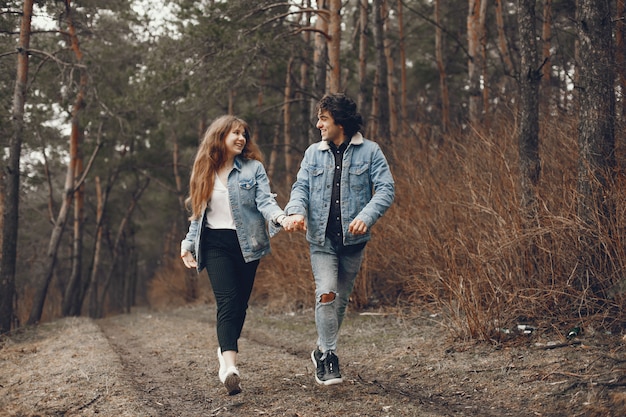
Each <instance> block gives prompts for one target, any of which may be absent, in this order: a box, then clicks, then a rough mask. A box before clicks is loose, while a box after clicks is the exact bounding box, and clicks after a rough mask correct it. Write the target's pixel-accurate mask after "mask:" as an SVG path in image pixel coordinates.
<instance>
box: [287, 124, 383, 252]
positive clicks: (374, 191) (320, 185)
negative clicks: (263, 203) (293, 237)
mask: <svg viewBox="0 0 626 417" xmlns="http://www.w3.org/2000/svg"><path fill="white" fill-rule="evenodd" d="M334 170H335V157H334V155H333V154H332V151H331V150H330V147H329V146H328V142H326V141H322V142H318V143H315V144H313V145H311V146H309V148H308V149H307V150H306V152H305V153H304V159H303V160H302V163H301V165H300V170H299V171H298V176H297V178H296V182H295V183H294V184H293V186H292V188H291V195H290V197H289V203H288V204H287V205H286V206H285V212H286V213H287V214H288V215H290V214H301V215H303V216H304V217H305V218H306V219H307V232H306V238H307V241H309V242H310V243H314V244H317V245H323V244H324V240H325V235H326V226H327V225H328V215H329V213H330V203H331V202H330V198H331V193H332V188H333V184H332V182H333V172H334ZM340 190H341V191H340V192H341V202H340V203H341V225H342V228H343V243H344V245H355V244H358V243H362V242H367V241H368V240H370V238H371V234H370V230H371V227H372V226H373V225H374V223H376V221H377V220H378V219H379V218H380V217H381V216H382V215H383V214H384V213H385V211H387V209H388V208H389V207H390V206H391V203H392V202H393V199H394V196H395V185H394V181H393V177H392V175H391V170H390V169H389V164H388V163H387V159H386V158H385V155H383V152H382V151H381V149H380V147H379V146H378V144H377V143H375V142H372V141H371V140H368V139H364V138H363V136H362V135H361V134H360V133H357V134H356V135H354V136H353V137H352V139H351V140H350V143H349V144H348V148H347V149H346V151H345V153H344V156H343V165H342V175H341V185H340ZM355 218H356V219H359V220H362V221H363V222H365V224H366V225H367V233H365V234H364V235H357V236H355V235H353V234H351V233H349V232H348V226H349V225H350V223H351V222H352V220H354V219H355Z"/></svg>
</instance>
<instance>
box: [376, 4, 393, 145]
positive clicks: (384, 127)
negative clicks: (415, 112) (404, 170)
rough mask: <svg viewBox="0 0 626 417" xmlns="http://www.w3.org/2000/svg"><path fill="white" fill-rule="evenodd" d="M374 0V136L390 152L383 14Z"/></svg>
mask: <svg viewBox="0 0 626 417" xmlns="http://www.w3.org/2000/svg"><path fill="white" fill-rule="evenodd" d="M384 1H385V0H374V7H373V9H372V12H373V14H374V48H375V50H376V79H375V82H374V85H375V90H374V91H375V95H376V99H375V100H376V103H377V106H378V108H377V114H376V127H377V128H376V138H374V139H375V140H376V141H377V142H378V143H380V144H381V146H382V147H383V150H385V151H387V152H386V153H387V154H388V155H390V154H391V152H390V150H391V149H390V148H391V134H390V127H389V87H388V85H387V61H386V59H385V45H384V39H385V30H384V27H385V16H384V15H383V11H384V8H383V2H384Z"/></svg>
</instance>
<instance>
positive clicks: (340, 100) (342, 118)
mask: <svg viewBox="0 0 626 417" xmlns="http://www.w3.org/2000/svg"><path fill="white" fill-rule="evenodd" d="M324 110H325V111H327V112H329V113H330V115H331V116H332V118H333V120H334V121H335V124H337V125H341V126H343V131H344V133H345V135H346V137H347V138H348V139H349V138H351V137H352V136H353V135H354V134H356V133H357V132H360V131H361V130H362V129H363V117H361V114H360V113H359V112H358V111H357V109H356V103H355V102H354V100H352V99H351V98H350V97H348V96H346V95H345V94H343V93H334V94H326V95H325V96H324V97H322V99H321V100H320V101H319V102H318V103H317V107H316V113H317V114H318V115H319V113H320V111H324Z"/></svg>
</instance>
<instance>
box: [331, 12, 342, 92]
mask: <svg viewBox="0 0 626 417" xmlns="http://www.w3.org/2000/svg"><path fill="white" fill-rule="evenodd" d="M329 1H330V4H329V6H330V7H329V9H330V22H329V25H328V36H329V38H330V39H329V42H328V63H329V64H330V72H329V73H328V74H329V75H330V78H329V80H328V81H329V82H328V87H329V92H330V93H338V92H340V91H341V65H340V62H341V61H340V57H341V54H340V53H341V0H329Z"/></svg>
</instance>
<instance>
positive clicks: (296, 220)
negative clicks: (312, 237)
mask: <svg viewBox="0 0 626 417" xmlns="http://www.w3.org/2000/svg"><path fill="white" fill-rule="evenodd" d="M282 226H283V229H285V231H287V232H296V231H298V230H306V224H305V223H304V216H303V215H301V214H292V215H291V216H287V217H286V218H285V219H284V220H283V223H282Z"/></svg>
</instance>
